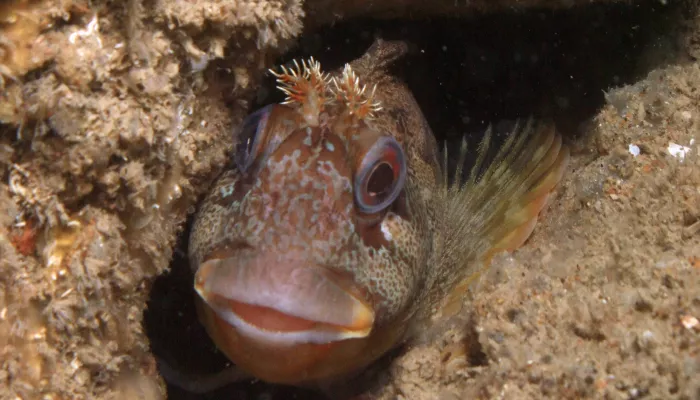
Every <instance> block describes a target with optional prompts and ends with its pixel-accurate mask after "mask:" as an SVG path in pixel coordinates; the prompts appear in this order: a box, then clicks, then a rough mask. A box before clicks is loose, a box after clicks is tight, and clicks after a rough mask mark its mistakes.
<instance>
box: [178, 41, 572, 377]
mask: <svg viewBox="0 0 700 400" xmlns="http://www.w3.org/2000/svg"><path fill="white" fill-rule="evenodd" d="M405 51H406V46H405V44H403V43H401V42H384V41H381V40H378V41H377V42H375V43H374V45H373V46H372V47H371V48H370V49H369V50H368V52H367V53H366V54H365V55H364V56H362V57H361V58H359V59H357V60H355V61H353V62H352V63H350V64H348V65H346V66H345V68H344V69H343V70H342V71H341V72H339V73H335V74H333V75H327V74H324V73H323V72H322V71H321V69H320V65H319V64H318V63H317V62H315V61H313V59H311V60H310V61H309V62H302V63H301V64H302V65H301V66H299V65H298V64H297V68H296V69H291V70H288V69H285V68H283V69H282V71H281V72H280V73H275V76H276V77H277V79H278V82H279V84H280V89H281V90H282V91H284V92H285V93H286V94H287V99H286V101H285V102H284V103H282V104H274V105H270V106H267V107H265V108H263V109H261V110H259V111H257V112H255V113H253V114H251V115H250V116H249V117H248V118H247V119H246V120H245V121H244V122H243V123H242V125H241V128H240V132H239V139H240V144H239V145H238V148H237V153H236V155H235V161H236V166H237V168H234V169H231V170H229V171H227V172H225V173H224V174H223V175H222V176H221V177H220V178H219V179H218V181H217V182H216V184H215V185H214V187H213V189H212V190H211V192H210V193H209V195H208V196H207V197H206V199H205V200H204V203H203V205H202V206H201V209H200V210H199V211H198V214H197V216H196V219H195V222H194V226H193V231H192V235H191V237H190V247H189V251H190V254H189V256H190V262H191V266H192V268H193V270H194V271H195V272H196V275H195V288H196V290H197V293H198V294H199V297H200V298H199V299H198V300H199V302H198V307H199V311H200V317H201V320H202V321H203V323H204V325H205V326H206V328H207V331H208V332H209V334H210V335H211V337H212V338H213V339H214V342H215V343H216V344H217V346H218V347H219V348H220V349H221V350H222V351H223V352H224V353H225V354H226V355H227V356H228V357H229V358H230V359H231V360H232V361H233V362H235V363H236V365H237V366H238V367H239V368H241V369H242V370H243V371H245V372H247V373H249V374H251V375H253V376H255V377H257V378H259V379H262V380H264V381H268V382H276V383H285V384H293V385H312V386H313V385H316V384H321V383H323V382H329V381H333V380H337V379H338V378H343V377H346V376H348V375H350V374H353V373H355V372H357V371H359V370H361V369H363V368H364V367H366V366H368V365H369V364H370V363H372V362H373V361H375V360H376V359H378V358H379V357H380V356H381V355H383V354H385V353H386V352H387V351H389V350H391V349H392V348H395V347H396V346H398V345H400V344H402V343H405V342H406V341H407V340H409V339H411V338H412V337H414V336H415V334H416V333H418V331H419V330H420V329H422V328H423V327H424V326H425V324H426V323H427V322H429V321H430V320H431V319H432V318H433V317H434V316H435V315H436V314H445V313H446V310H447V311H449V309H452V308H454V304H455V303H456V301H455V300H461V299H462V298H463V296H464V292H465V290H466V287H467V284H468V283H469V282H470V281H471V280H473V278H474V277H475V276H476V275H477V274H478V273H479V271H481V270H482V269H483V268H484V267H485V266H487V265H488V263H489V260H490V258H491V257H492V256H493V255H494V254H495V253H497V252H500V251H512V250H514V249H516V248H518V247H520V246H521V245H522V244H523V243H524V242H525V240H526V239H527V238H528V237H529V235H530V234H531V232H532V230H533V229H534V226H535V223H536V221H537V217H538V215H539V212H540V211H541V210H542V209H543V208H544V207H545V205H546V204H547V199H548V197H549V195H550V193H551V192H552V190H553V188H554V187H555V186H556V185H557V183H558V182H559V180H560V179H561V177H562V174H563V172H564V170H565V169H566V166H567V163H568V159H569V151H568V149H567V147H566V146H565V145H563V144H562V140H561V137H560V136H559V135H558V134H557V133H555V131H554V127H553V125H552V124H549V123H536V122H534V121H528V122H527V123H523V124H518V125H517V127H516V129H515V131H514V132H513V134H511V135H510V137H509V138H508V139H507V140H506V142H505V144H503V145H502V147H501V148H500V150H499V151H498V153H497V155H496V156H495V159H494V160H493V161H492V162H491V163H490V164H489V165H488V166H485V159H486V153H487V150H488V148H489V145H490V140H491V139H490V138H491V136H490V134H488V133H487V135H486V136H485V138H484V139H483V141H482V143H481V145H480V148H479V152H478V154H479V156H478V158H477V162H476V165H475V166H474V167H473V169H472V170H471V172H470V173H469V174H468V177H467V179H466V181H465V182H460V181H461V179H459V178H460V177H461V176H462V171H461V169H458V170H457V171H456V174H455V175H454V176H455V177H457V178H456V179H452V178H451V176H450V175H449V174H448V173H447V171H446V165H447V162H446V160H445V162H444V163H441V162H440V161H439V156H438V148H437V144H436V140H435V138H434V136H433V133H432V132H431V130H430V128H429V126H428V124H427V122H426V121H425V119H424V117H423V115H422V113H421V110H420V109H419V107H418V105H417V103H416V102H415V100H414V98H413V97H412V95H411V93H410V92H409V91H408V89H407V88H406V87H405V86H404V85H403V84H402V83H401V82H399V81H398V80H397V79H395V78H394V77H392V76H390V75H388V74H387V72H386V70H387V68H388V67H389V66H390V64H391V63H392V62H394V61H395V60H396V59H397V58H399V57H400V56H402V55H403V54H404V53H405ZM465 143H466V142H465ZM460 154H461V157H462V160H461V162H460V165H462V164H464V160H463V159H464V157H465V156H466V154H467V148H466V145H464V146H462V148H461V149H460ZM453 180H454V181H455V182H452V181H453Z"/></svg>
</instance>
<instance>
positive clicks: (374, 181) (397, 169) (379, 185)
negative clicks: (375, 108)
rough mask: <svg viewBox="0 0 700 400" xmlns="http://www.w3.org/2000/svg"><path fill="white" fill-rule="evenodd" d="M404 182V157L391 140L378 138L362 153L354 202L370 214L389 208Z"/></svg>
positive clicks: (399, 148) (396, 143) (399, 146)
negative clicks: (363, 154)
mask: <svg viewBox="0 0 700 400" xmlns="http://www.w3.org/2000/svg"><path fill="white" fill-rule="evenodd" d="M405 181H406V157H405V155H404V152H403V149H402V148H401V145H399V143H398V142H397V141H396V140H395V139H394V138H392V137H388V136H385V137H382V138H380V139H379V140H377V141H376V142H375V143H374V144H373V145H372V147H371V148H370V149H369V151H367V153H365V156H364V158H363V159H362V162H361V163H360V168H359V169H358V174H357V177H356V179H355V201H356V202H357V205H358V207H359V208H360V210H361V211H362V212H364V213H367V214H373V213H376V212H379V211H382V210H383V209H385V208H387V207H388V206H389V205H391V204H392V203H393V202H394V200H396V198H397V197H398V196H399V194H400V193H401V190H403V185H404V183H405Z"/></svg>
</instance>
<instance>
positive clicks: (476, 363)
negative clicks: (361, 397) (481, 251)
mask: <svg viewBox="0 0 700 400" xmlns="http://www.w3.org/2000/svg"><path fill="white" fill-rule="evenodd" d="M698 88H700V66H699V65H698V64H697V63H691V64H688V65H684V66H674V67H669V68H665V69H661V70H656V71H654V72H652V73H650V74H649V76H648V77H647V79H645V80H643V81H641V82H639V83H637V84H635V85H632V86H626V87H622V88H619V89H616V90H614V91H612V92H610V93H609V94H608V100H609V103H610V104H608V105H607V106H606V107H605V108H604V109H603V110H602V111H601V112H600V113H599V114H598V116H597V117H596V123H597V124H596V127H595V128H594V132H593V134H592V136H590V142H588V143H585V144H584V143H582V144H581V145H582V147H581V148H580V149H579V153H578V155H576V156H575V161H576V162H575V164H574V166H573V173H572V174H571V175H569V177H568V178H567V180H566V182H565V184H564V186H563V188H562V189H561V191H560V194H559V196H558V197H557V198H556V199H555V201H554V204H553V205H552V208H551V209H550V212H549V213H548V215H547V216H546V217H545V223H544V225H543V227H542V228H540V229H538V230H537V232H536V234H535V236H534V237H533V238H532V239H531V240H530V242H529V244H528V245H527V246H526V247H525V248H523V249H521V250H520V251H518V252H517V253H515V254H514V256H505V255H504V256H501V257H500V258H499V259H497V260H496V262H495V263H494V266H493V267H492V268H491V270H490V271H489V272H488V273H487V274H486V275H485V276H484V277H483V278H482V279H481V281H480V282H479V283H478V285H475V287H474V288H473V298H472V299H471V300H470V301H468V302H467V303H465V304H466V306H465V310H468V311H467V312H466V314H467V315H468V319H466V320H465V319H464V318H462V319H461V320H458V321H456V323H455V326H454V327H453V328H451V329H449V330H447V331H446V333H443V334H442V335H441V336H439V337H438V340H435V338H431V339H432V340H431V341H430V342H429V343H427V344H423V345H419V346H416V347H415V348H413V349H411V350H410V351H408V352H407V353H405V354H404V355H402V356H401V357H400V358H399V359H398V360H397V362H396V363H395V364H394V365H393V366H392V368H391V382H392V383H391V384H389V385H388V386H387V387H385V388H384V389H383V390H384V395H383V396H382V397H380V398H385V399H393V398H397V396H398V398H405V399H462V398H505V399H511V398H512V399H515V398H518V399H523V398H544V397H546V398H608V399H631V398H654V399H661V398H664V399H671V398H674V399H696V398H698V397H699V396H700V325H698V323H697V319H696V318H698V316H700V269H699V268H700V150H699V148H698V145H697V140H698V132H700V104H699V103H698V97H697V96H698V93H699V92H698ZM674 144H676V145H680V146H683V147H682V148H680V149H679V148H678V147H677V146H675V145H674ZM584 149H590V150H592V153H589V154H586V153H585V152H581V151H582V150H584ZM676 150H679V151H680V152H678V151H676ZM637 151H638V152H639V153H638V155H636V156H635V155H634V153H637ZM681 154H682V155H681ZM465 327H466V328H465ZM435 343H437V345H435ZM470 356H471V358H470ZM470 360H471V361H470Z"/></svg>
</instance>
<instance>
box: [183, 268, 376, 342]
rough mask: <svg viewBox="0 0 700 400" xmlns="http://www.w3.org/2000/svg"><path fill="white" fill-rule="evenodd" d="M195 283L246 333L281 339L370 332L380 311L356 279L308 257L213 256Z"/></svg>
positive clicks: (335, 337)
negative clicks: (282, 259) (274, 259)
mask: <svg viewBox="0 0 700 400" xmlns="http://www.w3.org/2000/svg"><path fill="white" fill-rule="evenodd" d="M195 289H196V291H197V293H198V294H199V296H200V297H201V298H202V300H204V302H205V303H206V304H207V305H208V306H209V307H211V309H212V310H213V311H214V312H215V313H216V315H217V316H218V317H219V318H221V319H222V320H224V321H226V323H228V324H229V325H230V326H231V327H232V328H235V329H236V330H237V331H238V332H239V333H240V334H242V335H244V336H248V337H250V338H251V339H254V340H259V341H263V342H272V343H276V344H282V345H284V344H287V345H294V344H307V343H314V344H327V343H332V342H337V341H341V340H346V339H355V338H364V337H367V336H368V335H369V334H370V332H371V331H372V327H373V325H374V311H373V310H372V308H371V306H370V305H369V304H367V302H366V301H365V300H364V299H363V298H362V296H361V294H360V291H359V290H358V289H357V287H356V286H355V285H354V283H352V282H347V281H344V280H342V279H339V278H338V277H336V276H334V274H332V273H331V272H330V271H328V269H327V268H323V267H318V266H313V265H311V266H309V265H305V263H303V262H297V261H294V260H292V261H288V262H282V263H279V262H266V260H264V259H258V260H252V262H243V263H242V262H241V261H240V260H238V259H237V260H234V259H233V258H221V259H211V260H207V261H205V262H204V263H202V265H201V266H200V267H199V269H198V270H197V273H196V275H195Z"/></svg>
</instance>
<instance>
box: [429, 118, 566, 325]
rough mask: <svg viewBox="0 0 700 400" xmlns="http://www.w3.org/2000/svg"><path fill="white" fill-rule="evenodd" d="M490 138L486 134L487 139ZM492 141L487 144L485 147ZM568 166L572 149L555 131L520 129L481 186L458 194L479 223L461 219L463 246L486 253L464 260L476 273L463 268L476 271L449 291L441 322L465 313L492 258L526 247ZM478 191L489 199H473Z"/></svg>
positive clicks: (542, 127) (476, 184)
mask: <svg viewBox="0 0 700 400" xmlns="http://www.w3.org/2000/svg"><path fill="white" fill-rule="evenodd" d="M489 134H490V132H487V136H488V135H489ZM489 140H490V138H488V137H486V138H484V143H488V141H489ZM485 150H486V149H485V148H483V149H480V151H485ZM568 162H569V149H568V147H567V146H566V145H564V144H563V143H562V138H561V136H560V135H559V134H557V133H556V132H555V130H554V126H553V125H552V124H539V125H535V124H534V123H533V122H532V121H530V122H528V123H527V124H526V125H525V127H524V129H522V130H517V129H516V131H515V132H514V133H513V136H512V137H511V139H509V140H508V141H507V142H506V144H504V146H503V147H502V148H501V149H500V151H499V155H498V156H496V159H495V160H494V162H493V164H492V165H490V166H489V168H488V169H487V170H486V172H485V173H484V174H482V176H481V179H480V180H478V181H473V182H468V183H467V184H466V185H465V186H464V187H463V188H461V189H460V190H459V191H458V192H455V194H454V195H455V196H457V197H459V199H457V200H461V201H465V202H467V203H468V206H466V207H462V208H461V209H458V210H457V211H459V212H461V213H466V214H468V215H474V216H475V217H471V218H470V217H467V219H466V220H464V219H462V220H461V222H462V223H463V224H465V225H466V226H465V227H462V228H458V229H454V230H456V231H458V232H457V233H459V232H460V231H461V232H462V233H463V235H464V240H463V243H467V244H471V245H472V246H473V247H480V246H481V247H482V248H481V249H479V250H475V252H472V253H471V254H470V255H471V256H472V257H466V254H465V257H464V263H469V264H472V263H476V264H477V266H476V269H473V268H474V266H470V265H464V264H462V265H461V267H460V268H462V271H469V268H472V270H471V271H469V272H466V273H465V275H466V276H463V277H461V278H460V279H458V280H457V282H456V284H455V285H454V287H453V288H452V289H451V290H450V292H449V295H448V296H447V298H446V301H445V302H444V303H443V306H442V310H441V311H442V315H443V316H445V315H454V314H456V313H457V312H459V311H460V310H461V306H462V303H463V297H464V294H465V293H466V291H467V289H468V288H469V286H470V285H471V284H472V283H473V282H474V281H476V280H477V279H478V278H479V276H480V275H481V273H482V272H483V271H485V270H486V269H487V268H488V267H489V266H490V264H491V259H492V258H493V256H494V255H496V254H497V253H500V252H503V251H508V252H512V251H514V250H516V249H518V248H520V247H521V246H522V245H523V244H524V243H525V242H526V241H527V239H528V238H529V237H530V235H531V234H532V232H533V230H534V228H535V226H536V224H537V219H538V217H539V215H540V213H541V211H542V210H543V209H544V208H545V207H546V205H547V203H548V200H549V198H550V196H551V195H552V192H553V191H554V189H555V188H556V186H557V185H558V184H559V182H560V181H561V179H562V177H563V175H564V172H565V170H566V168H567V166H568ZM474 191H476V192H480V193H486V194H482V195H480V194H479V193H469V192H474ZM454 200H455V199H452V200H451V201H454ZM453 208H455V207H453ZM447 211H448V212H449V211H452V210H450V209H448V210H447ZM470 235H471V236H472V237H469V236H470Z"/></svg>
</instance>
